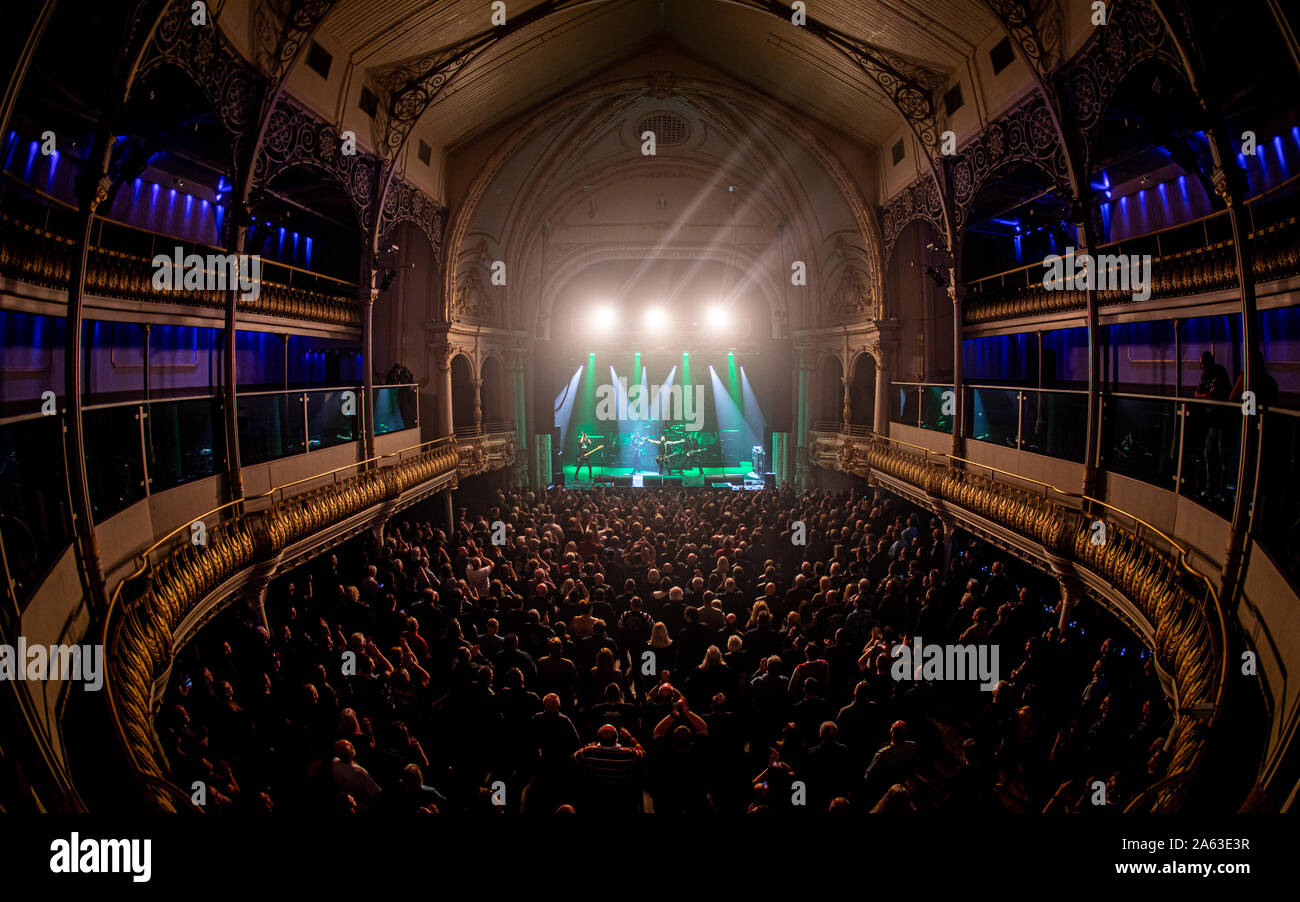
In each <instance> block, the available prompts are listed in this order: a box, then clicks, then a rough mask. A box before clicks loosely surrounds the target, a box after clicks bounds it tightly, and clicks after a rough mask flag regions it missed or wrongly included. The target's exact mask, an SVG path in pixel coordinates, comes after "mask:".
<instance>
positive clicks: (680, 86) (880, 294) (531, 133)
mask: <svg viewBox="0 0 1300 902" xmlns="http://www.w3.org/2000/svg"><path fill="white" fill-rule="evenodd" d="M672 84H673V86H674V89H675V92H676V93H679V94H685V95H691V94H702V95H706V96H707V95H716V96H720V97H722V98H724V99H727V100H730V101H732V102H733V103H736V104H738V105H741V106H742V107H744V108H745V109H746V110H748V111H749V112H751V113H753V114H755V115H757V116H762V117H764V118H766V119H768V120H769V121H771V122H773V124H775V125H777V126H778V127H780V128H782V129H783V130H784V131H786V132H787V134H789V135H790V136H791V137H792V138H794V139H795V140H796V141H797V142H799V143H800V144H801V145H802V146H803V147H804V149H805V150H807V151H808V152H809V153H810V154H811V155H812V156H813V157H814V158H815V159H816V160H817V161H818V162H819V163H820V164H821V165H822V167H823V169H824V170H825V171H826V173H827V175H829V176H830V178H831V180H832V182H833V183H834V184H835V186H836V188H837V189H838V190H839V192H840V195H841V196H842V197H843V198H844V200H845V203H846V205H847V206H848V208H849V211H850V213H851V214H852V215H853V219H854V221H855V222H856V223H857V226H858V234H859V235H860V236H861V238H862V243H863V247H864V248H865V250H866V254H867V261H868V263H869V264H870V268H871V284H872V290H873V292H875V299H883V298H884V274H883V262H882V256H881V255H882V247H883V242H882V239H881V236H880V231H879V227H878V225H877V223H876V218H875V214H874V211H873V210H872V209H871V208H870V207H869V206H868V205H867V203H866V201H865V199H864V198H863V196H862V193H861V191H860V190H859V189H858V186H857V184H856V183H855V182H854V181H853V179H852V177H851V176H850V175H849V173H848V171H847V170H846V169H845V168H844V165H843V164H842V163H841V162H840V161H839V159H838V158H837V157H836V156H835V155H834V154H832V153H831V151H830V150H829V148H827V147H826V145H825V144H824V143H823V142H822V141H821V139H820V138H819V137H817V135H816V134H815V133H813V132H812V131H811V130H810V129H808V128H807V127H806V126H805V125H803V124H802V123H801V122H799V120H798V119H797V118H795V117H794V116H792V115H790V114H789V113H788V112H787V111H786V110H785V108H784V107H782V106H781V105H780V104H778V103H775V102H774V101H772V100H770V99H768V98H766V97H764V96H763V95H761V94H758V93H756V92H753V91H750V90H748V89H744V88H740V87H737V86H732V85H725V84H722V83H719V82H715V81H709V80H706V79H699V78H692V77H684V76H683V77H677V76H674V78H673V82H672ZM650 93H651V89H650V87H649V85H648V84H647V82H646V80H645V79H622V80H619V81H613V82H606V83H604V84H600V85H595V86H593V87H591V88H588V89H587V90H585V91H582V92H579V93H576V94H570V95H566V96H563V97H560V98H558V99H557V100H555V101H553V102H551V103H550V104H548V105H547V106H545V107H543V108H542V109H541V110H539V111H538V112H536V113H535V114H534V115H533V116H532V117H531V118H530V119H529V121H528V122H527V123H525V124H523V125H522V126H521V127H520V128H518V129H517V130H515V131H514V132H513V133H512V134H511V136H510V137H509V138H508V139H506V141H504V142H503V143H502V144H501V145H500V146H499V147H497V148H496V150H494V151H493V153H492V155H491V156H490V157H489V158H488V160H487V162H486V163H484V165H483V167H482V168H481V169H480V170H479V173H478V175H476V176H475V178H474V180H473V182H471V183H470V187H469V189H468V190H467V191H466V193H465V197H464V199H463V200H462V201H461V204H460V206H459V207H458V208H457V210H456V213H455V214H454V216H453V217H452V220H451V223H450V226H449V228H448V230H447V241H446V243H445V246H444V249H443V252H444V260H445V263H444V266H443V297H442V301H441V304H440V305H439V313H440V315H441V316H442V318H443V321H447V320H448V318H449V316H450V304H451V299H452V296H453V294H454V291H455V285H456V262H457V258H458V256H459V254H460V246H461V244H462V243H463V242H464V240H465V236H466V234H467V233H468V232H469V229H470V225H471V223H472V222H473V221H474V215H475V213H476V211H477V209H478V205H479V202H480V201H481V200H482V198H483V195H484V194H485V192H486V191H487V189H488V186H489V185H491V184H492V182H493V180H494V179H495V177H496V175H497V173H498V172H499V171H500V170H501V168H502V167H503V166H504V165H505V163H506V162H507V161H508V160H509V159H511V157H513V156H514V154H515V153H516V152H517V151H518V150H519V149H520V148H521V147H523V146H525V145H526V144H527V142H529V141H530V140H532V139H533V138H534V137H536V136H537V135H538V134H539V133H540V132H541V131H542V130H543V129H545V128H546V127H547V126H549V125H551V124H552V123H553V122H554V121H555V120H556V119H559V118H561V117H565V116H569V115H570V114H572V113H573V112H574V111H575V110H577V109H580V108H582V107H584V106H586V105H587V104H589V103H591V102H592V101H599V100H603V99H607V98H610V97H617V96H619V95H632V100H631V101H630V102H636V101H638V100H640V99H641V98H642V97H644V96H646V95H648V94H650Z"/></svg>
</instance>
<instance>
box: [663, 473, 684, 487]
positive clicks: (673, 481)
mask: <svg viewBox="0 0 1300 902" xmlns="http://www.w3.org/2000/svg"><path fill="white" fill-rule="evenodd" d="M659 483H660V485H662V486H664V487H666V488H671V487H676V488H681V487H682V486H683V485H684V484H685V483H684V482H683V481H682V477H680V476H660V477H659Z"/></svg>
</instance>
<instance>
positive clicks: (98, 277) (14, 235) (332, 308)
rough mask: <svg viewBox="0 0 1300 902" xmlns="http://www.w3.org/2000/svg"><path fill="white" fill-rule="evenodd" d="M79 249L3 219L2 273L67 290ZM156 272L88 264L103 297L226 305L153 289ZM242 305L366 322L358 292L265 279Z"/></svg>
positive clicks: (114, 261) (89, 287) (266, 312)
mask: <svg viewBox="0 0 1300 902" xmlns="http://www.w3.org/2000/svg"><path fill="white" fill-rule="evenodd" d="M177 243H183V242H179V241H178V242H177ZM75 250H76V243H75V242H74V241H72V239H70V238H66V237H64V236H62V235H58V234H56V233H54V232H48V231H45V230H44V229H41V228H39V227H36V226H33V225H31V224H29V223H25V222H20V221H17V220H14V219H11V218H10V217H9V216H7V215H0V275H4V276H7V277H8V278H11V279H15V280H17V281H20V282H27V283H29V284H32V285H40V286H43V287H45V288H55V289H60V290H63V289H66V288H67V287H68V278H69V274H70V273H71V271H72V255H73V253H74V252H75ZM153 273H154V269H153V264H152V262H151V261H150V260H149V259H148V258H146V257H140V256H136V255H134V254H127V253H124V252H122V251H118V250H112V249H108V248H99V247H92V248H91V249H90V253H89V256H88V258H87V262H86V291H87V292H89V293H91V294H95V295H100V296H102V297H111V298H125V299H129V300H136V301H153V302H157V303H168V304H185V305H188V306H191V307H208V308H211V309H214V310H221V309H224V307H225V305H226V295H225V293H224V292H220V291H205V290H202V289H178V290H175V291H168V292H166V293H161V292H159V291H157V290H156V289H155V288H154V287H153ZM238 303H239V310H240V312H241V313H253V314H260V315H262V316H279V317H287V318H292V319H299V320H311V321H312V322H319V323H328V324H330V325H338V326H359V325H360V324H361V308H360V306H359V305H358V303H357V298H356V296H355V294H347V293H344V294H329V293H326V292H321V291H312V290H310V289H307V288H298V287H294V286H291V285H282V284H280V283H278V282H269V281H265V280H264V281H262V283H261V285H260V288H259V293H258V296H257V297H256V298H253V299H251V300H244V299H242V298H241V299H240V300H239V302H238Z"/></svg>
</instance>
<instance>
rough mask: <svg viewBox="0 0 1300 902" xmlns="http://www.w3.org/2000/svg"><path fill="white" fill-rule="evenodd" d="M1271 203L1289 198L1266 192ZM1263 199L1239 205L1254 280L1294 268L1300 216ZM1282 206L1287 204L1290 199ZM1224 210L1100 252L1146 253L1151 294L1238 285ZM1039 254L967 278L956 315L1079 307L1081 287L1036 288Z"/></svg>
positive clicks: (1127, 296) (970, 320)
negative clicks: (1266, 206)
mask: <svg viewBox="0 0 1300 902" xmlns="http://www.w3.org/2000/svg"><path fill="white" fill-rule="evenodd" d="M1268 199H1269V200H1270V201H1271V202H1272V203H1274V204H1283V203H1288V202H1290V199H1289V198H1277V197H1276V196H1275V195H1269V196H1268ZM1264 200H1265V198H1256V199H1254V200H1253V201H1252V202H1251V203H1250V204H1248V205H1247V207H1246V209H1247V210H1248V211H1249V215H1250V219H1251V223H1252V226H1251V231H1250V233H1249V234H1250V240H1251V251H1252V263H1251V266H1252V271H1253V273H1254V277H1255V281H1256V282H1270V281H1274V280H1277V279H1284V278H1288V277H1290V276H1295V275H1300V215H1287V216H1283V217H1279V218H1277V219H1276V220H1275V221H1268V220H1269V214H1267V213H1262V212H1257V210H1259V209H1260V208H1261V206H1262V203H1261V202H1262V201H1264ZM1289 209H1291V210H1294V206H1291V207H1290V208H1289ZM1226 217H1227V213H1226V211H1219V212H1217V213H1213V214H1211V215H1209V216H1206V217H1203V218H1202V219H1198V220H1196V221H1194V222H1191V223H1183V224H1181V225H1177V226H1171V227H1170V228H1167V229H1162V230H1159V231H1157V232H1151V233H1148V234H1145V235H1138V236H1134V237H1132V238H1127V239H1125V240H1124V241H1120V242H1115V243H1112V244H1108V245H1103V246H1101V247H1100V248H1098V249H1097V250H1096V251H1095V252H1094V253H1095V254H1096V255H1098V256H1101V255H1130V254H1139V255H1142V254H1150V255H1151V285H1150V286H1149V287H1150V290H1151V297H1152V298H1168V297H1185V296H1188V295H1195V294H1204V293H1207V292H1212V291H1223V290H1231V289H1235V288H1236V287H1237V281H1238V280H1237V259H1236V250H1235V248H1234V245H1233V241H1232V239H1231V231H1230V230H1229V229H1228V222H1227V218H1226ZM1043 272H1044V270H1043V264H1042V262H1041V261H1036V262H1034V263H1030V264H1028V265H1026V266H1020V267H1016V268H1015V269H1011V270H1007V271H1006V272H1002V273H997V274H995V275H991V276H985V277H983V278H980V279H974V280H971V281H970V282H968V283H967V295H966V299H965V301H964V303H963V311H962V312H963V318H964V321H965V322H966V323H967V324H969V325H975V324H979V323H986V322H991V321H994V320H1002V319H1014V318H1019V317H1026V316H1039V315H1042V314H1047V313H1057V312H1060V311H1064V310H1076V309H1082V308H1083V307H1084V306H1085V304H1086V295H1085V293H1084V292H1082V291H1074V290H1052V291H1049V290H1047V289H1045V288H1044V287H1043ZM1132 297H1133V292H1132V291H1121V290H1106V291H1098V292H1097V303H1098V304H1099V305H1102V306H1105V305H1108V304H1120V303H1126V302H1129V301H1131V300H1132Z"/></svg>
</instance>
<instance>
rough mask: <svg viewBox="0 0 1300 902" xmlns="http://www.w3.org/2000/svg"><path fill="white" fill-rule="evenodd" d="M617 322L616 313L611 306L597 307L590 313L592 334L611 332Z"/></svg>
mask: <svg viewBox="0 0 1300 902" xmlns="http://www.w3.org/2000/svg"><path fill="white" fill-rule="evenodd" d="M617 322H618V312H617V311H616V310H615V309H614V308H613V307H611V306H608V305H605V306H601V307H597V308H596V309H595V310H593V311H592V312H591V328H592V331H594V332H612V331H613V329H614V326H615V324H616V323H617Z"/></svg>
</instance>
